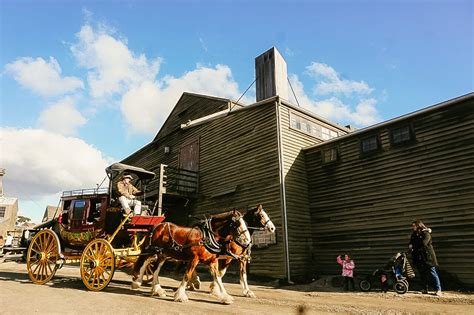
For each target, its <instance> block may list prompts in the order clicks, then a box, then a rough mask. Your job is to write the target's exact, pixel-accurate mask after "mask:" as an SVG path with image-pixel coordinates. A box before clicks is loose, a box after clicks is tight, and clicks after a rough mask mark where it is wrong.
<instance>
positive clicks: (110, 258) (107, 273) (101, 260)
mask: <svg viewBox="0 0 474 315" xmlns="http://www.w3.org/2000/svg"><path fill="white" fill-rule="evenodd" d="M114 272H115V258H114V252H113V248H112V246H111V245H110V244H109V243H108V242H107V241H106V240H103V239H97V240H93V241H92V242H90V243H89V244H88V245H87V246H86V248H85V249H84V252H83V253H82V256H81V278H82V282H83V283H84V285H85V286H86V287H87V288H88V289H89V290H92V291H101V290H103V289H105V288H106V287H107V285H108V284H109V282H110V280H112V277H113V276H114Z"/></svg>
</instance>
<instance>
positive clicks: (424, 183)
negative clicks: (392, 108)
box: [305, 95, 474, 286]
mask: <svg viewBox="0 0 474 315" xmlns="http://www.w3.org/2000/svg"><path fill="white" fill-rule="evenodd" d="M449 104H450V105H449V106H438V107H435V108H434V109H433V110H429V111H424V112H422V113H420V114H417V115H412V116H411V117H408V118H406V119H401V120H397V121H395V122H394V123H393V124H390V123H388V124H384V125H383V126H382V127H380V128H375V127H374V128H370V129H369V130H367V131H360V132H356V133H355V134H354V135H349V136H346V137H344V138H343V139H339V140H336V141H331V142H329V143H326V144H323V145H318V146H315V147H313V148H309V149H307V150H305V154H306V165H307V174H308V184H309V201H310V209H311V216H312V224H313V226H312V229H311V230H312V234H313V236H314V239H313V240H314V241H313V249H314V251H313V254H314V271H315V272H316V273H318V274H338V273H340V267H339V266H338V265H337V264H336V262H335V259H336V255H338V254H341V253H348V252H349V253H352V254H353V255H354V257H355V262H356V266H357V267H356V274H359V275H361V274H365V273H368V272H371V271H372V270H373V269H375V268H378V267H380V266H381V265H383V264H385V263H386V262H387V261H388V259H389V258H390V257H391V256H392V255H393V254H394V253H396V252H397V251H404V250H406V249H407V244H408V240H409V236H410V234H411V222H412V220H413V219H421V220H422V221H423V222H424V223H425V224H426V225H427V226H429V227H431V228H432V229H433V233H432V236H433V239H434V242H433V244H434V248H435V250H436V253H437V256H438V260H439V263H440V270H441V278H442V280H443V278H444V279H447V278H448V277H449V276H450V275H454V276H456V277H458V278H459V279H460V280H461V281H462V282H464V283H465V284H468V285H470V286H473V285H474V269H473V268H472V262H473V261H474V250H473V248H474V101H473V97H472V95H471V96H470V97H468V98H463V100H462V101H460V102H454V103H449ZM404 124H411V126H412V128H413V131H414V136H415V141H414V142H411V143H409V144H407V145H404V146H393V145H392V144H391V142H390V138H389V136H390V130H391V128H393V127H396V126H401V125H404ZM373 134H377V135H379V139H380V143H381V145H382V150H381V151H380V152H377V153H376V154H374V155H371V156H365V157H364V156H361V154H360V140H361V139H363V138H364V137H366V136H369V135H373ZM334 146H336V147H338V149H339V152H340V159H339V161H337V162H335V163H332V164H326V165H324V164H323V163H322V161H321V152H322V150H324V149H327V148H330V147H334ZM448 273H449V275H448ZM443 276H444V277H443Z"/></svg>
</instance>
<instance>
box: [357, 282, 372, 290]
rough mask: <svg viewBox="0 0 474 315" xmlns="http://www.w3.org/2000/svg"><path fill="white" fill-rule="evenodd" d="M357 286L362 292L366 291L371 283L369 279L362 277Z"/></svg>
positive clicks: (370, 286)
mask: <svg viewBox="0 0 474 315" xmlns="http://www.w3.org/2000/svg"><path fill="white" fill-rule="evenodd" d="M359 288H360V290H361V291H363V292H368V291H370V289H371V288H372V283H370V281H369V280H367V279H364V280H362V281H361V282H359Z"/></svg>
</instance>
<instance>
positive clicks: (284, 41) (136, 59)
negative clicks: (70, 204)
mask: <svg viewBox="0 0 474 315" xmlns="http://www.w3.org/2000/svg"><path fill="white" fill-rule="evenodd" d="M0 5H1V13H0V14H1V68H2V70H1V112H0V114H1V117H0V123H1V125H0V127H1V134H0V143H1V146H2V150H1V156H0V167H3V168H6V170H7V171H6V172H7V175H6V176H5V185H4V186H5V192H6V194H7V195H9V196H17V197H19V203H20V213H22V214H24V215H28V216H30V217H32V218H33V219H35V220H36V221H38V220H39V219H40V218H41V216H42V213H43V211H44V208H45V207H46V205H47V204H56V203H57V201H58V192H60V191H61V190H66V189H75V188H80V187H93V186H94V185H95V184H96V183H99V182H100V181H101V180H102V178H103V176H104V172H103V168H104V167H105V165H107V164H108V163H111V162H113V161H117V160H120V159H122V158H124V157H126V156H128V155H129V154H131V153H132V152H134V151H135V150H137V149H139V148H140V147H142V146H143V145H144V144H146V143H148V142H149V141H151V140H152V139H153V136H154V135H155V134H156V132H157V131H158V130H159V128H160V127H161V124H162V122H163V120H164V119H165V118H166V116H167V114H168V113H169V111H170V110H171V108H172V107H173V106H174V104H175V102H176V100H177V98H178V97H179V95H181V93H182V92H184V91H189V92H195V93H202V94H209V95H215V96H222V97H228V98H231V99H237V98H239V96H240V95H241V94H242V93H243V91H245V89H246V88H247V87H248V85H249V84H250V83H251V82H253V80H254V58H255V57H256V56H258V55H259V54H261V53H263V52H264V51H266V50H267V49H269V48H270V47H272V46H275V47H277V49H278V50H279V51H280V52H281V54H282V55H283V57H284V58H285V60H286V62H287V64H288V73H289V78H290V80H291V82H292V85H293V87H294V88H295V92H296V95H297V97H298V100H299V102H300V103H301V104H302V106H304V107H306V108H308V109H309V110H312V111H314V112H315V113H317V114H319V115H321V116H325V117H326V118H328V119H330V120H332V121H335V122H338V123H341V124H344V125H345V124H352V125H355V126H357V127H364V126H367V125H371V124H373V123H376V122H379V121H382V120H387V119H390V118H393V117H396V116H400V115H403V114H406V113H408V112H412V111H415V110H418V109H420V108H423V107H426V106H429V105H432V104H435V103H438V102H442V101H445V100H448V99H451V98H454V97H457V96H460V95H463V94H466V93H469V92H471V91H473V86H474V83H473V70H474V69H473V37H474V34H473V30H474V22H473V15H474V14H473V2H472V1H459V0H451V1H289V0H288V1H166V2H165V1H107V0H101V1H57V0H55V1H52V0H51V1H41V0H35V1H18V0H15V1H13V0H1V1H0ZM254 97H255V91H254V89H251V90H250V91H249V92H248V93H247V94H246V95H245V97H244V98H243V100H244V102H245V103H247V104H249V103H252V102H253V101H254ZM290 100H291V101H293V102H294V99H293V97H292V98H291V99H290Z"/></svg>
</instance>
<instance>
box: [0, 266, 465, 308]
mask: <svg viewBox="0 0 474 315" xmlns="http://www.w3.org/2000/svg"><path fill="white" fill-rule="evenodd" d="M79 274H80V272H79V269H78V268H77V267H73V266H65V267H64V268H62V269H60V270H59V271H58V272H57V274H56V276H55V277H54V278H53V281H51V282H50V283H48V284H46V285H42V286H41V285H35V284H33V283H31V281H30V280H29V278H28V274H27V272H26V266H25V264H17V263H14V262H6V263H3V264H0V301H1V305H0V314H27V313H36V314H92V313H93V314H113V315H116V314H271V315H274V314H298V313H304V314H335V313H339V314H474V295H472V294H461V293H456V292H446V293H445V294H444V296H443V297H436V296H429V295H421V294H417V293H407V294H405V295H397V294H396V293H385V294H382V293H379V292H372V293H361V292H356V293H342V292H321V291H314V290H313V289H312V287H311V286H310V285H309V286H289V287H278V288H275V287H272V286H264V285H251V289H252V290H253V291H254V292H255V294H256V295H257V298H256V299H250V298H245V297H243V296H242V291H241V289H240V285H238V284H237V283H226V288H227V290H228V291H229V293H230V294H231V295H233V296H234V298H235V302H234V303H233V304H232V305H222V304H219V303H218V302H217V300H216V299H215V298H214V297H212V296H210V295H209V294H208V293H207V292H206V291H207V288H208V287H209V282H203V286H202V288H201V290H199V291H195V292H189V294H188V296H189V302H187V303H176V302H174V301H173V300H172V293H173V290H174V289H175V288H176V287H177V286H178V283H179V282H178V281H177V280H174V279H172V278H168V277H162V278H161V279H162V284H163V287H164V288H165V289H166V291H167V293H168V295H169V297H167V298H158V297H150V294H149V292H150V287H148V286H145V287H142V288H140V289H139V290H137V291H132V290H130V277H129V276H128V275H126V274H125V273H122V272H117V273H116V274H115V276H114V279H113V280H112V282H111V283H110V284H109V286H108V287H107V288H106V289H105V290H104V291H102V292H90V291H87V290H86V289H85V288H84V286H83V284H82V281H81V279H80V277H79Z"/></svg>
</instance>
